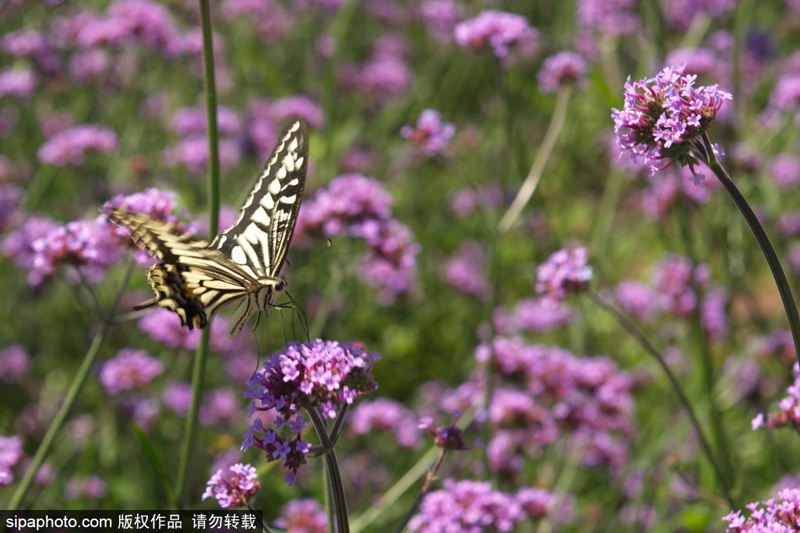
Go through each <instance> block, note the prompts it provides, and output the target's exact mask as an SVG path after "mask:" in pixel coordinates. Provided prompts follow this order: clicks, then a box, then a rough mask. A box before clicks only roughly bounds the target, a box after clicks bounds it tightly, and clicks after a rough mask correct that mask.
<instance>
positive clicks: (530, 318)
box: [492, 297, 574, 335]
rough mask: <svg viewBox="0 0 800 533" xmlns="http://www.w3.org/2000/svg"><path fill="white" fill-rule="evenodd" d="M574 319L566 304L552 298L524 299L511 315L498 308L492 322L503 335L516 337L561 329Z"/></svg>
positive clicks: (518, 303)
mask: <svg viewBox="0 0 800 533" xmlns="http://www.w3.org/2000/svg"><path fill="white" fill-rule="evenodd" d="M573 318H574V314H573V312H572V311H571V310H570V308H569V307H567V305H566V304H564V303H562V302H559V301H553V300H552V299H550V298H546V297H545V298H535V299H534V298H524V299H522V300H520V301H519V302H517V304H516V306H514V310H513V311H511V312H510V313H509V312H508V311H506V310H505V309H503V308H502V307H498V308H497V309H495V311H494V313H493V315H492V322H493V323H494V327H495V329H496V330H497V332H498V333H499V334H501V335H514V334H517V333H520V332H523V331H532V332H537V333H541V332H545V331H552V330H554V329H559V328H562V327H564V326H566V325H567V324H569V323H570V322H572V319H573Z"/></svg>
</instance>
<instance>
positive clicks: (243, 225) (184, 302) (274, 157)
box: [106, 120, 308, 336]
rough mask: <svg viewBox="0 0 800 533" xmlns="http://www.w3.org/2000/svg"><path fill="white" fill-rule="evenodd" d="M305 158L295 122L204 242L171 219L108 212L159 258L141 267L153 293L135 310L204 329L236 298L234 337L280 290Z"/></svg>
mask: <svg viewBox="0 0 800 533" xmlns="http://www.w3.org/2000/svg"><path fill="white" fill-rule="evenodd" d="M307 159H308V139H307V132H306V126H305V124H304V123H303V122H302V121H300V120H294V121H293V122H292V123H291V124H290V125H289V126H288V127H287V128H286V129H285V130H284V132H283V133H282V134H281V137H280V140H279V141H278V144H277V145H276V146H275V149H274V150H273V152H272V154H271V155H270V157H269V159H268V160H267V162H266V164H265V165H264V169H263V170H262V172H261V174H259V176H258V177H257V179H256V183H255V185H254V186H253V189H252V190H251V191H250V194H249V195H248V197H247V200H246V201H245V203H244V205H243V206H242V208H241V209H240V210H239V214H238V216H237V218H236V221H235V222H234V223H233V225H232V226H231V227H230V228H228V229H227V230H225V231H224V232H223V233H221V234H220V235H218V236H217V238H216V239H214V241H213V242H212V243H211V244H210V245H209V244H208V242H207V241H204V240H201V239H196V238H194V237H192V236H191V235H189V234H187V233H185V232H183V231H181V230H180V228H178V227H177V226H176V225H175V224H172V223H167V222H162V221H160V220H156V219H152V218H149V217H147V216H144V215H140V214H136V213H130V212H128V211H125V210H124V209H110V210H109V211H108V212H107V213H106V215H107V216H108V218H109V219H110V220H111V221H112V222H114V223H116V224H118V225H120V226H122V227H124V228H126V229H127V230H128V232H129V233H130V235H131V239H132V240H133V242H134V243H136V244H137V245H139V246H140V247H142V248H144V249H145V250H146V251H147V252H148V253H149V254H150V255H151V256H153V257H155V258H156V259H158V260H159V261H160V262H159V263H157V264H155V265H153V266H152V267H150V269H149V270H148V272H147V277H148V280H149V282H150V285H151V287H152V288H153V291H154V292H155V296H154V297H153V298H152V299H150V300H148V301H146V302H143V303H141V304H139V305H137V306H136V309H142V308H145V307H151V306H159V307H163V308H165V309H168V310H170V311H173V312H175V313H176V314H177V315H178V316H179V317H180V319H181V323H182V324H183V325H185V326H188V327H189V329H192V328H193V327H198V328H203V327H205V326H206V325H207V323H208V319H209V318H210V317H211V315H213V314H214V312H216V310H217V309H219V308H220V307H222V306H224V305H226V304H229V303H232V302H239V306H238V308H237V309H236V311H235V313H234V316H233V319H232V321H231V327H230V334H231V336H233V335H236V334H237V333H239V331H241V329H242V328H243V327H244V324H245V323H246V322H247V320H248V319H249V318H250V316H251V315H252V314H254V313H256V312H257V311H259V310H262V309H265V308H266V307H268V306H269V305H271V304H272V301H273V299H274V298H275V297H276V295H277V294H278V293H280V292H282V291H283V290H284V289H285V287H286V280H285V279H283V278H281V277H279V276H280V270H281V267H282V266H283V262H284V259H285V258H286V252H287V250H288V248H289V244H290V242H291V239H292V234H293V233H294V227H295V223H296V221H297V214H298V212H299V209H300V202H301V200H302V195H303V189H304V186H305V175H306V167H307V164H308V161H307Z"/></svg>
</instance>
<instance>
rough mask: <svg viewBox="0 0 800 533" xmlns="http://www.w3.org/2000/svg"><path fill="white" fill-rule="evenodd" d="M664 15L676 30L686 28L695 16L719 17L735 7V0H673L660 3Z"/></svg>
mask: <svg viewBox="0 0 800 533" xmlns="http://www.w3.org/2000/svg"><path fill="white" fill-rule="evenodd" d="M661 7H662V10H663V11H664V15H665V16H666V19H667V21H668V22H669V23H670V25H671V26H672V27H673V28H675V29H676V30H688V29H689V27H690V26H691V25H692V22H693V21H694V20H695V18H697V17H703V16H704V17H711V18H712V19H718V18H721V17H722V16H723V15H725V14H727V13H730V12H731V11H733V9H734V8H735V7H736V0H673V1H671V2H665V3H663V4H661Z"/></svg>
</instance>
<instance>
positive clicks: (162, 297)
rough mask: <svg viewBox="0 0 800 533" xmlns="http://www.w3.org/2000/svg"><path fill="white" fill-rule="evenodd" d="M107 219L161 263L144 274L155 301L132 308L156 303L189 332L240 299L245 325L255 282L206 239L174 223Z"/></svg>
mask: <svg viewBox="0 0 800 533" xmlns="http://www.w3.org/2000/svg"><path fill="white" fill-rule="evenodd" d="M106 215H107V216H108V218H109V219H110V220H111V221H112V222H114V223H115V224H117V225H119V226H122V227H123V228H125V229H127V230H128V232H129V233H130V235H131V239H132V240H133V242H134V243H135V244H137V245H138V246H140V247H142V248H144V249H145V250H147V252H148V253H149V254H150V255H151V256H153V257H155V258H156V259H158V260H159V261H161V262H160V263H157V264H155V265H153V266H152V267H150V269H149V270H148V271H147V278H148V280H149V281H150V286H151V287H152V288H153V291H154V292H155V294H156V295H155V297H153V298H152V299H150V300H148V301H146V302H142V303H141V304H139V305H137V306H136V307H135V309H144V308H146V307H151V306H155V305H157V306H159V307H163V308H165V309H169V310H170V311H173V312H175V313H176V314H177V315H178V316H179V317H180V319H181V323H182V324H183V325H184V326H188V327H189V329H192V328H193V327H195V326H196V327H198V328H203V327H205V326H206V324H207V323H208V317H209V316H211V315H212V314H213V313H214V312H215V311H216V310H217V309H218V308H220V307H222V306H224V305H226V304H228V303H231V302H235V301H237V300H240V299H242V298H246V301H245V303H246V305H245V304H244V303H243V304H242V308H241V313H237V316H238V315H239V314H244V313H247V317H244V319H243V320H242V322H244V321H246V320H247V318H248V317H249V315H250V314H251V313H252V312H253V310H252V307H253V304H254V302H253V299H254V298H255V294H257V291H258V289H259V287H260V286H259V283H258V281H256V280H255V279H254V278H253V277H252V276H250V274H249V273H248V272H246V271H244V270H243V269H241V268H239V266H238V265H236V264H235V263H233V262H232V261H231V260H230V259H228V257H227V256H226V255H225V254H223V253H222V252H220V251H219V250H217V249H216V248H211V247H209V246H208V243H207V242H206V241H204V240H201V239H196V238H194V237H192V236H191V235H189V234H187V233H184V232H183V231H181V230H180V229H178V228H177V226H176V225H175V224H172V223H166V222H162V221H160V220H155V219H151V218H148V217H146V216H143V215H139V214H136V213H130V212H128V211H125V210H122V209H112V210H109V211H108V212H107V213H106ZM238 322H239V320H237V321H236V322H235V323H236V324H238ZM239 329H241V328H239Z"/></svg>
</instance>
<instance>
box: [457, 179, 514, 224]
mask: <svg viewBox="0 0 800 533" xmlns="http://www.w3.org/2000/svg"><path fill="white" fill-rule="evenodd" d="M502 200H503V192H502V190H500V187H498V186H497V185H486V186H483V187H479V188H477V189H474V188H472V187H465V188H463V189H457V190H456V191H455V193H454V194H453V197H452V198H451V200H450V211H452V213H453V214H454V215H455V216H456V217H458V218H464V217H466V216H467V215H470V214H471V213H473V212H474V211H475V210H476V209H477V208H478V207H480V208H482V209H487V210H488V209H494V208H496V207H497V206H499V205H500V204H501V202H502Z"/></svg>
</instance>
